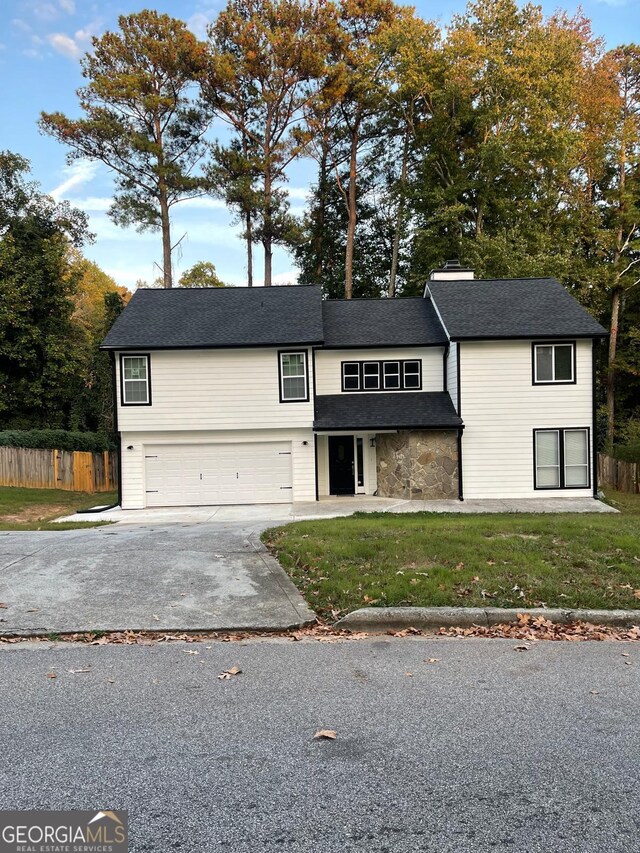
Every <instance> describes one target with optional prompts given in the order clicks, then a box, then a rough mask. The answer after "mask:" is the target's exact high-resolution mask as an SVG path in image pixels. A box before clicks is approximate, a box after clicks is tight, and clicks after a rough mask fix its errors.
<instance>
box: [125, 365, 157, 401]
mask: <svg viewBox="0 0 640 853" xmlns="http://www.w3.org/2000/svg"><path fill="white" fill-rule="evenodd" d="M120 397H121V400H122V405H123V406H150V405H151V378H150V376H149V356H148V355H121V356H120Z"/></svg>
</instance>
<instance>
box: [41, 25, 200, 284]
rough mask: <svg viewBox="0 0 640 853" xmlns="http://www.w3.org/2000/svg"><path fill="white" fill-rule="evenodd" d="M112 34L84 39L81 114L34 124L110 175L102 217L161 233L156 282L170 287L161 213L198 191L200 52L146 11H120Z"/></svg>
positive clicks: (182, 28)
mask: <svg viewBox="0 0 640 853" xmlns="http://www.w3.org/2000/svg"><path fill="white" fill-rule="evenodd" d="M118 24H119V32H116V33H111V32H108V33H105V35H103V36H101V37H100V38H94V39H93V52H92V53H87V54H86V55H85V57H84V59H83V60H82V63H81V64H82V74H83V76H84V77H85V79H87V80H88V81H89V82H88V83H87V85H86V86H84V87H82V88H81V89H79V90H78V93H77V94H78V100H79V105H80V108H81V110H82V112H83V117H82V118H80V119H71V118H68V117H67V116H65V115H63V114H62V113H60V112H54V113H43V114H42V118H41V120H40V127H41V128H42V130H43V131H44V132H45V133H49V134H51V135H52V136H54V137H55V138H56V139H58V140H59V141H60V142H62V143H63V144H65V145H66V146H68V147H69V148H70V153H69V159H70V160H73V159H78V158H88V159H90V160H99V161H101V162H102V163H104V164H105V165H107V166H108V167H109V168H110V169H111V170H112V172H113V174H114V179H115V186H116V195H115V198H114V201H113V205H112V206H111V209H110V211H109V213H110V216H111V217H112V218H113V220H114V221H115V222H116V223H117V224H119V225H135V226H136V227H137V228H138V229H140V230H145V229H151V230H160V231H161V232H162V247H163V277H164V286H165V287H171V286H172V282H173V279H172V270H171V252H172V248H173V246H172V242H171V223H170V210H171V208H172V207H173V206H174V205H175V204H177V203H178V202H179V201H182V200H183V199H185V198H189V197H192V196H194V195H197V194H199V193H200V192H201V191H202V187H203V179H202V177H200V176H198V175H197V174H195V169H196V167H197V165H198V163H199V161H200V159H201V157H202V154H203V151H204V148H203V143H202V137H203V134H204V132H205V130H206V128H207V126H208V123H209V117H208V115H207V113H206V112H205V111H203V110H201V109H199V108H198V107H197V106H196V104H195V103H194V102H193V99H192V95H193V87H194V81H195V79H196V77H197V76H198V74H199V73H200V71H201V69H202V66H203V59H204V54H203V50H202V46H201V45H200V44H199V43H198V41H197V39H196V37H195V36H194V35H193V34H192V33H191V32H189V30H188V29H187V27H186V24H185V23H184V22H183V21H179V20H176V19H175V18H170V17H169V16H168V15H163V14H159V13H158V12H153V11H149V10H145V11H142V12H138V13H137V14H134V15H121V16H120V18H119V19H118Z"/></svg>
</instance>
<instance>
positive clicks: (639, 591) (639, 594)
mask: <svg viewBox="0 0 640 853" xmlns="http://www.w3.org/2000/svg"><path fill="white" fill-rule="evenodd" d="M633 597H634V598H640V589H635V590H634V591H633Z"/></svg>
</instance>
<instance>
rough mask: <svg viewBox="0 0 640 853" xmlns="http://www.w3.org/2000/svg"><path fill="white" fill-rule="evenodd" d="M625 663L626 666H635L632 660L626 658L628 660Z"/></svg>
mask: <svg viewBox="0 0 640 853" xmlns="http://www.w3.org/2000/svg"><path fill="white" fill-rule="evenodd" d="M624 665H625V666H633V663H632V661H630V660H626V661H625V662H624Z"/></svg>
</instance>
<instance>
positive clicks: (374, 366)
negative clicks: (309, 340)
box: [342, 358, 422, 391]
mask: <svg viewBox="0 0 640 853" xmlns="http://www.w3.org/2000/svg"><path fill="white" fill-rule="evenodd" d="M421 389H422V361H421V360H420V359H419V358H416V359H406V360H400V359H394V360H389V361H343V362H342V390H343V391H420V390H421Z"/></svg>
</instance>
